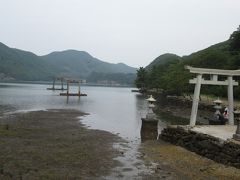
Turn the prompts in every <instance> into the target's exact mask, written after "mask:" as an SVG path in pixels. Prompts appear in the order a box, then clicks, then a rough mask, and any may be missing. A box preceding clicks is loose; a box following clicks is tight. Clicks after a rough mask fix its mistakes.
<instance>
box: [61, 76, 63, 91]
mask: <svg viewBox="0 0 240 180" xmlns="http://www.w3.org/2000/svg"><path fill="white" fill-rule="evenodd" d="M61 84H62V90H63V78H61Z"/></svg>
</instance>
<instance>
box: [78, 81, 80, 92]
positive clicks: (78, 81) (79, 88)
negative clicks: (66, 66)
mask: <svg viewBox="0 0 240 180" xmlns="http://www.w3.org/2000/svg"><path fill="white" fill-rule="evenodd" d="M78 94H79V95H80V81H78Z"/></svg>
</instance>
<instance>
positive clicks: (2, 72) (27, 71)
mask: <svg viewBox="0 0 240 180" xmlns="http://www.w3.org/2000/svg"><path fill="white" fill-rule="evenodd" d="M96 73H100V74H101V75H102V77H103V75H106V74H108V76H105V77H106V79H104V81H111V82H112V81H113V80H112V79H111V74H113V75H114V77H115V78H114V79H115V82H116V83H119V82H118V79H117V77H116V76H117V75H116V74H118V75H119V81H121V83H124V82H123V81H124V80H123V79H124V78H123V77H125V78H126V83H127V82H129V81H131V82H133V81H134V78H132V79H131V80H129V79H127V77H130V76H129V74H136V69H135V68H133V67H130V66H127V65H125V64H123V63H118V64H112V63H107V62H104V61H102V60H99V59H97V58H94V57H92V56H91V55H90V54H88V53H87V52H84V51H76V50H66V51H60V52H53V53H50V54H48V55H45V56H37V55H35V54H33V53H31V52H27V51H22V50H19V49H14V48H10V47H8V46H6V45H4V44H3V43H0V79H1V80H25V81H35V80H52V78H53V77H55V76H63V77H68V78H76V79H88V78H89V77H91V78H92V77H93V76H94V74H96ZM102 77H101V79H100V80H101V81H103V79H102ZM131 77H132V76H131ZM91 78H90V79H91ZM95 80H96V82H94V83H97V81H98V78H97V77H96V78H95Z"/></svg>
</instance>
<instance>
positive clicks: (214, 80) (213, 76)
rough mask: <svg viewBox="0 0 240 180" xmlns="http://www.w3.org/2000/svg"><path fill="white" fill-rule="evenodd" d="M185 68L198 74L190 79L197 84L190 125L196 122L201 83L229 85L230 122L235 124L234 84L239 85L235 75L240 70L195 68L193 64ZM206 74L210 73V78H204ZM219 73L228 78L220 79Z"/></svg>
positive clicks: (237, 74)
mask: <svg viewBox="0 0 240 180" xmlns="http://www.w3.org/2000/svg"><path fill="white" fill-rule="evenodd" d="M185 69H188V70H189V71H190V73H194V74H197V77H196V78H194V79H190V80H189V83H190V84H195V90H194V97H193V103H192V112H191V117H190V126H191V127H193V126H195V124H196V119H197V111H198V102H199V96H200V89H201V84H206V85H225V86H228V109H229V124H230V125H234V114H233V111H234V109H233V108H234V104H233V86H238V82H236V81H234V80H233V76H240V70H222V69H205V68H194V67H191V66H185ZM204 74H206V75H210V79H209V80H206V79H204V78H203V77H202V76H203V75H204ZM219 75H220V76H227V79H226V80H225V81H220V80H218V76H219Z"/></svg>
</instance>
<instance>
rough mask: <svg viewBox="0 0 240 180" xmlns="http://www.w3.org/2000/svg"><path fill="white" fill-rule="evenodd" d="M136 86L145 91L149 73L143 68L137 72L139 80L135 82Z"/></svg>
mask: <svg viewBox="0 0 240 180" xmlns="http://www.w3.org/2000/svg"><path fill="white" fill-rule="evenodd" d="M135 85H136V86H137V88H139V89H141V90H143V89H145V88H146V86H147V72H146V70H145V69H144V68H143V67H140V68H139V69H138V70H137V78H136V80H135Z"/></svg>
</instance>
